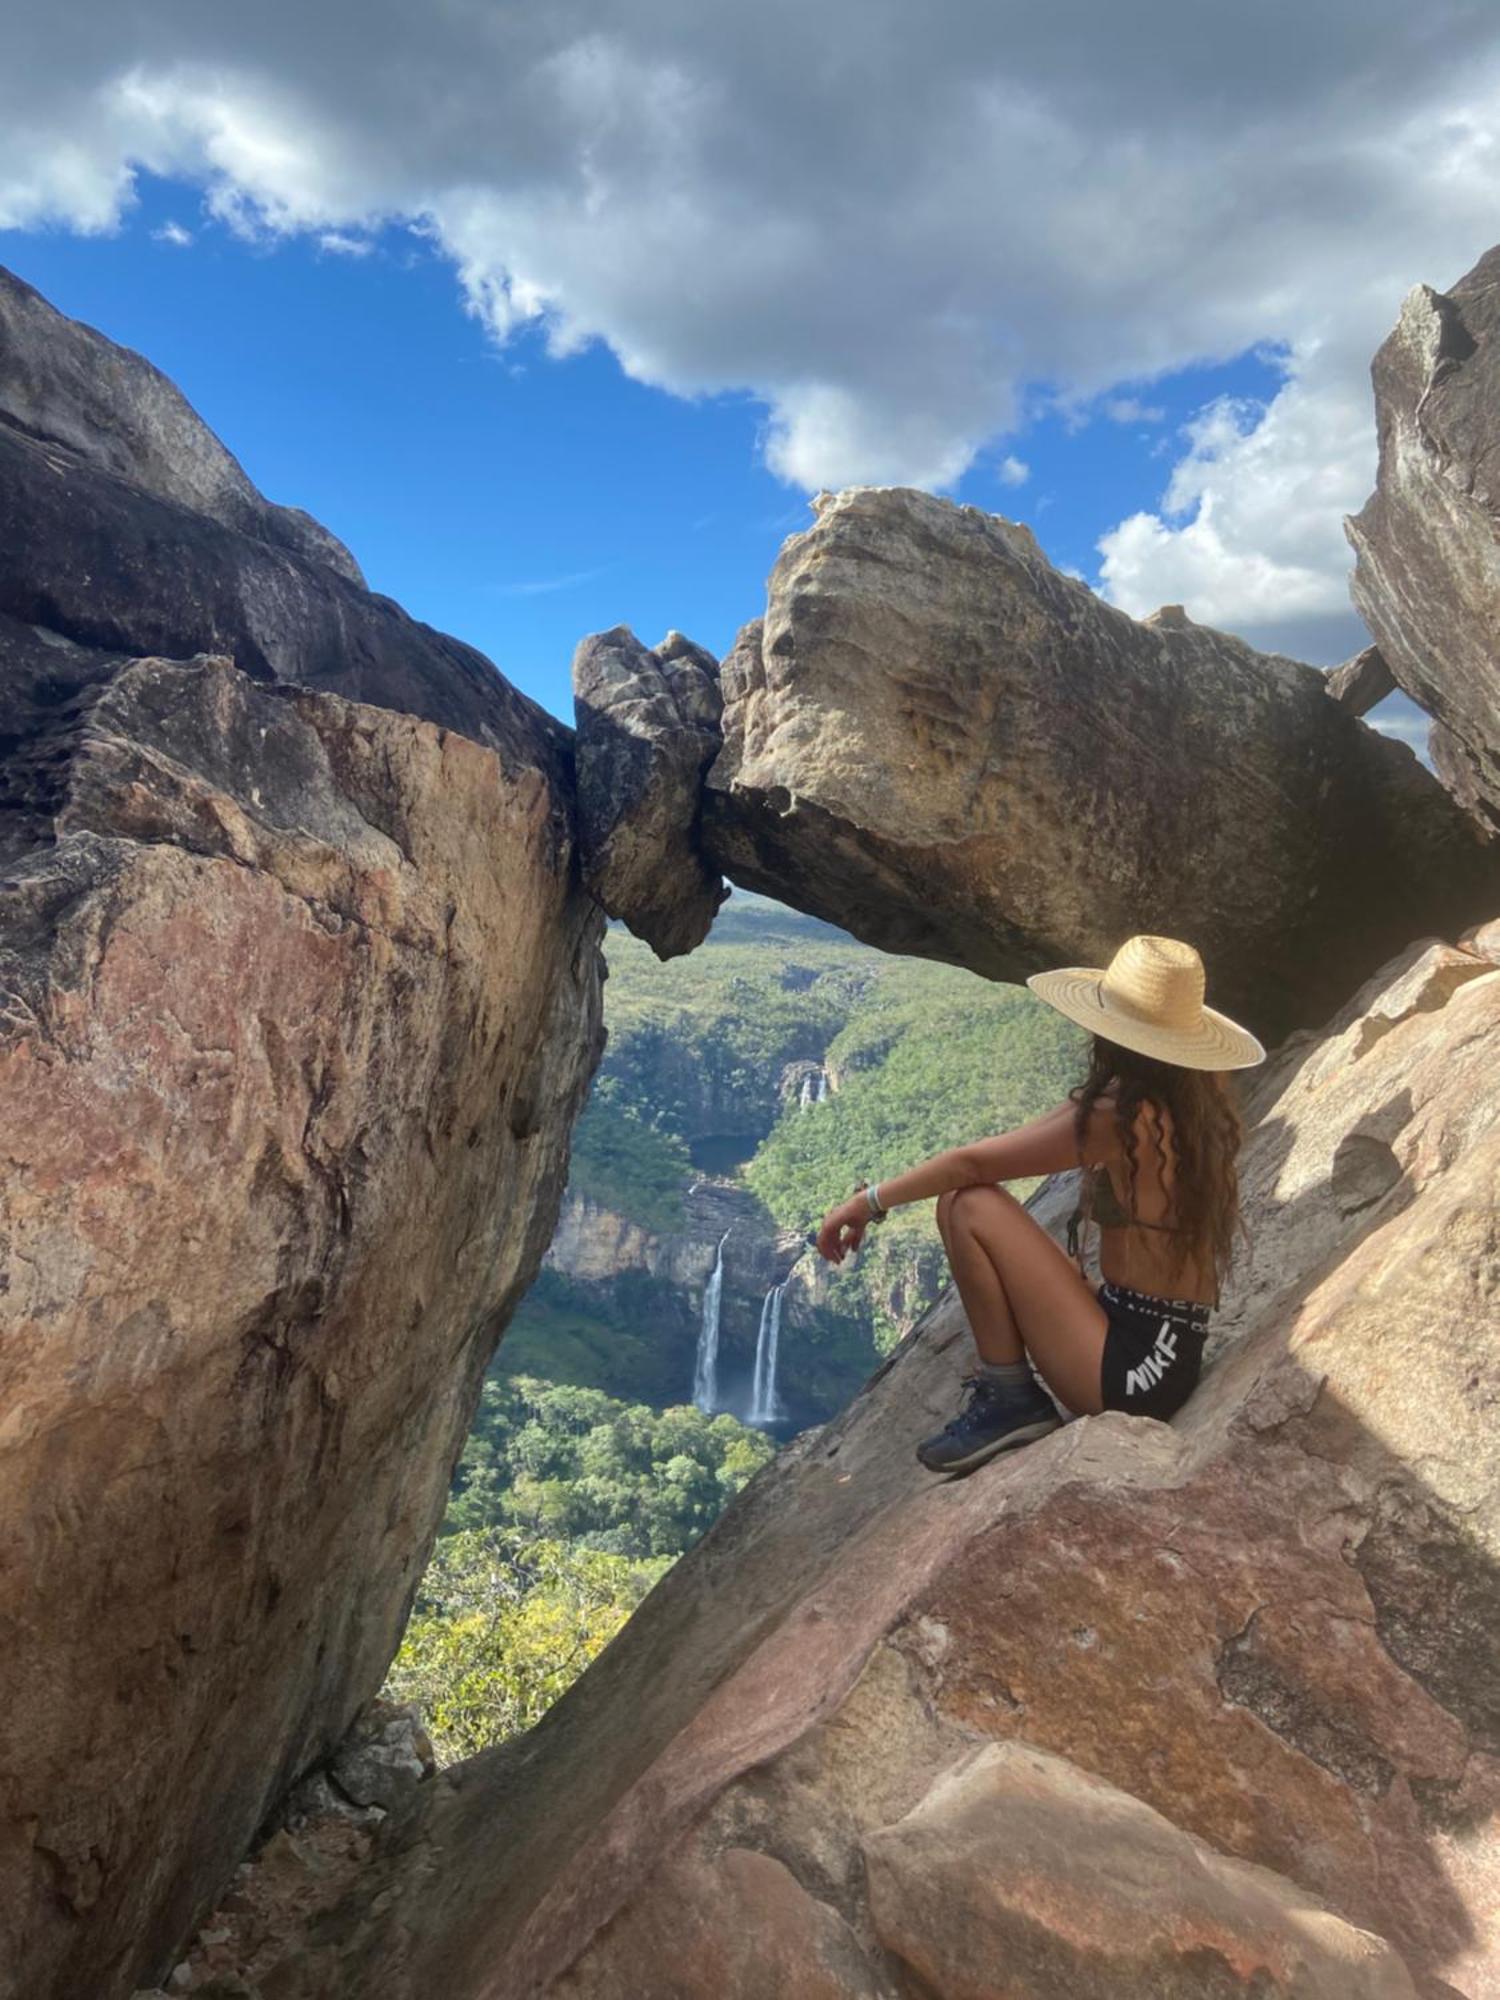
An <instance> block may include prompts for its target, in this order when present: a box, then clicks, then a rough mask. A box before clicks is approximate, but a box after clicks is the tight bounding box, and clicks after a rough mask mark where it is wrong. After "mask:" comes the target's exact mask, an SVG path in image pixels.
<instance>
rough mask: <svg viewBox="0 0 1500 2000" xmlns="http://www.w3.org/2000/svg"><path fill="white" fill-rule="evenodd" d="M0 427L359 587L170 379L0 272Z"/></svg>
mask: <svg viewBox="0 0 1500 2000" xmlns="http://www.w3.org/2000/svg"><path fill="white" fill-rule="evenodd" d="M0 424H7V425H10V426H11V427H12V428H14V429H15V430H18V431H20V432H23V433H24V434H25V435H26V436H27V437H30V438H33V439H35V440H36V442H37V443H39V444H46V445H58V446H61V447H62V448H63V449H64V450H65V451H66V452H67V453H68V454H69V455H70V457H71V458H73V459H74V460H76V461H77V462H78V463H80V464H83V465H87V466H90V467H92V468H94V469H95V470H97V471H99V472H103V473H108V474H109V475H110V476H111V477H113V478H115V479H120V480H123V481H124V482H125V483H126V485H128V486H131V487H134V488H135V489H136V490H137V491H140V492H146V493H151V494H154V495H155V496H156V497H157V498H158V499H160V500H168V501H171V502H173V503H174V504H175V505H176V506H179V507H183V508H186V509H187V510H188V511H189V512H190V513H193V514H198V515H201V516H202V517H203V518H204V519H206V520H210V521H215V522H217V523H218V525H219V526H220V527H221V528H232V529H234V530H235V531H236V532H237V533H238V534H242V535H250V536H253V537H254V538H255V539H256V540H257V541H261V542H269V543H270V544H271V545H272V546H273V547H275V548H282V549H286V550H288V551H289V552H290V553H291V554H292V555H295V556H300V557H302V558H303V559H304V560H306V561H309V562H315V563H324V564H326V565H327V566H328V567H329V568H330V569H332V570H335V571H337V573H338V574H339V575H340V576H341V577H344V578H345V579H346V580H347V581H348V582H350V583H363V582H364V578H363V577H362V576H361V575H360V570H359V564H358V563H357V562H356V561H355V560H354V558H353V556H352V555H350V553H349V551H348V550H347V549H346V548H345V547H344V545H343V543H342V542H341V541H339V540H338V538H337V537H336V536H334V535H331V534H329V532H328V530H327V529H326V528H325V527H323V525H322V524H321V523H320V522H318V521H315V520H314V519H313V518H312V516H311V515H310V514H304V513H303V511H302V509H301V508H300V507H276V506H273V505H272V504H271V502H270V501H268V500H267V499H265V497H264V496H263V495H262V494H261V493H259V492H257V490H256V488H255V487H254V486H253V485H252V484H251V482H250V480H249V478H248V477H247V476H246V473H245V469H244V467H243V466H242V465H241V464H240V462H239V460H238V459H237V458H235V457H234V456H233V455H232V454H231V453H230V452H228V451H226V450H225V448H224V446H223V445H222V444H221V443H220V442H219V440H218V439H217V438H216V437H215V436H214V434H213V432H212V431H211V430H210V429H209V428H208V426H207V425H206V424H205V423H204V422H203V420H202V418H201V417H200V416H199V415H198V413H197V411H196V410H194V409H193V407H192V405H191V404H190V403H189V402H188V400H187V398H186V397H185V396H184V395H183V393H182V391H181V390H180V389H179V388H178V387H177V386H176V384H175V383H173V382H169V381H168V380H167V378H166V376H165V375H163V374H162V372H161V370H160V369H159V368H153V367H152V365H151V363H150V362H149V361H147V360H146V359H145V357H144V356H143V355H140V354H134V353H132V352H131V350H130V349H129V348H128V347H119V346H117V345H116V344H115V342H114V341H112V340H106V339H105V337H104V335H103V334H102V333H96V332H95V331H94V329H93V327H91V326H85V325H83V323H82V322H81V321H80V320H76V319H67V318H65V317H64V315H63V314H62V313H60V312H58V311H57V309H56V308H55V307H53V306H50V305H48V303H47V301H46V300H45V299H44V298H43V297H42V295H41V293H40V292H37V291H33V290H32V288H31V286H30V285H28V284H25V283H24V282H23V281H22V280H21V279H20V278H18V277H16V276H15V274H14V273H13V272H11V271H6V270H4V269H0Z"/></svg>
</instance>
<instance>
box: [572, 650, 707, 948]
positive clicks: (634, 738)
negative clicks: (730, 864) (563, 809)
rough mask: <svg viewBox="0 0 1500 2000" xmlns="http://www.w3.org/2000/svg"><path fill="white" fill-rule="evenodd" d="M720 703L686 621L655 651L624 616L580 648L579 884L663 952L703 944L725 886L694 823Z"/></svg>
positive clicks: (576, 696) (576, 689) (576, 704)
mask: <svg viewBox="0 0 1500 2000" xmlns="http://www.w3.org/2000/svg"><path fill="white" fill-rule="evenodd" d="M721 706H722V703H721V700H720V696H719V664H718V661H717V660H715V659H714V657H713V655H712V654H711V653H706V652H705V651H704V650H703V648H702V647H701V646H695V645H694V644H693V642H692V641H691V639H685V638H684V637H683V636H682V634H681V633H680V632H669V633H668V634H667V636H666V638H665V639H664V640H663V641H662V643H661V645H660V646H659V647H658V648H657V649H656V651H655V652H652V651H651V650H650V649H649V648H647V647H645V646H643V645H642V644H641V642H640V640H639V639H637V638H636V636H635V634H634V633H633V632H632V631H631V630H630V629H629V627H628V626H625V625H617V626H615V627H614V628H613V630H611V631H608V632H596V633H593V634H592V635H591V636H590V637H589V638H587V639H584V640H583V641H582V642H581V643H580V645H579V647H578V650H577V652H576V653H575V654H574V656H573V708H574V714H575V716H576V718H577V722H578V747H577V756H576V766H575V768H576V771H577V781H578V840H579V850H580V854H581V856H582V862H583V879H584V883H585V885H586V886H587V888H588V889H589V891H590V893H591V894H592V895H594V896H597V897H598V899H599V901H600V903H601V904H602V905H603V907H604V908H605V910H607V911H608V913H609V914H610V916H612V917H620V918H622V919H623V921H624V922H625V923H626V924H627V925H628V926H629V927H630V929H631V930H632V931H634V932H635V934H636V936H637V937H640V938H644V939H645V940H646V942H647V943H648V944H649V945H650V946H651V948H652V949H653V950H654V951H655V953H656V955H657V957H658V958H675V957H677V956H678V955H679V954H680V953H682V952H686V951H691V950H692V949H693V947H694V946H695V945H700V944H702V942H703V940H704V938H706V937H707V935H708V930H709V926H710V924H712V922H713V920H714V913H715V911H716V910H717V909H718V907H719V905H720V903H722V902H723V900H724V898H725V896H726V895H727V894H728V893H729V892H728V890H727V889H726V888H725V886H724V879H723V877H722V876H721V875H720V874H719V872H718V870H717V869H715V868H713V867H712V866H710V864H709V863H708V862H707V861H705V860H704V858H703V854H702V851H701V847H700V842H699V824H698V822H699V801H700V797H701V793H702V784H703V773H704V771H705V770H706V769H707V768H708V766H709V764H710V763H712V761H713V759H714V757H715V756H716V755H717V754H718V750H719V742H720V738H719V712H720V708H721Z"/></svg>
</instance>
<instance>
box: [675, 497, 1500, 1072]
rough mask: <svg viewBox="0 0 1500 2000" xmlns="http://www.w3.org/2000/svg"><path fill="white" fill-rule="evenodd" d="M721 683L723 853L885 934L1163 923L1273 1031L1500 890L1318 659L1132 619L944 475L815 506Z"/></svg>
mask: <svg viewBox="0 0 1500 2000" xmlns="http://www.w3.org/2000/svg"><path fill="white" fill-rule="evenodd" d="M721 684H722V687H723V692H724V722H723V729H724V749H723V753H722V754H721V756H720V757H719V758H718V760H717V762H716V763H715V764H714V765H713V767H712V769H711V770H710V772H709V775H708V788H707V792H706V796H705V800H704V846H705V849H706V851H707V853H708V855H709V857H710V859H711V861H713V862H715V863H716V864H717V865H718V866H719V867H720V868H722V870H723V871H724V873H725V874H727V875H728V876H730V877H731V878H732V879H733V880H734V881H736V882H740V883H743V884H744V885H745V886H746V887H748V888H754V889H761V890H764V891H765V892H766V893H768V894H770V895H775V896H778V897H780V898H782V899H783V900H784V901H786V902H789V903H793V904H795V905H797V906H798V907H799V908H801V909H805V910H809V911H811V912H813V913H814V914H815V915H817V916H820V917H825V918H828V919H830V920H831V921H833V922H835V923H839V924H842V925H844V926H845V927H846V928H848V929H849V930H851V931H853V932H854V934H855V935H856V936H857V937H860V938H863V939H864V940H865V941H866V942H867V943H870V944H875V945H879V946H882V947H884V948H885V949H887V950H893V951H906V952H917V953H921V954H923V955H925V956H928V957H933V958H942V959H948V960H951V961H953V962H955V963H958V964H962V965H967V966H969V967H971V968H972V969H973V970H974V971H976V972H981V973H985V974H987V975H988V976H990V977H991V978H996V979H1017V978H1020V977H1022V976H1023V975H1025V974H1026V973H1029V972H1032V971H1035V970H1037V969H1038V968H1040V967H1042V966H1046V965H1056V964H1069V963H1081V964H1094V965H1101V964H1105V963H1107V962H1108V959H1109V957H1110V956H1111V954H1112V953H1113V951H1114V949H1115V947H1116V946H1117V945H1118V944H1119V943H1120V942H1121V940H1122V939H1123V938H1125V937H1127V936H1129V935H1130V934H1131V933H1132V932H1136V931H1161V932H1165V933H1167V934H1168V935H1171V936H1176V937H1183V938H1187V939H1189V940H1191V942H1192V943H1194V944H1195V945H1196V946H1197V947H1198V949H1199V950H1200V951H1201V952H1202V953H1203V955H1204V958H1205V960H1206V962H1207V964H1208V966H1209V968H1210V976H1211V980H1212V985H1211V988H1210V992H1209V996H1208V997H1209V999H1210V1001H1211V1002H1212V1003H1213V1004H1215V1005H1217V1006H1221V1007H1223V1008H1225V1009H1227V1010H1228V1011H1229V1012H1230V1013H1234V1014H1238V1015H1240V1016H1242V1017H1244V1018H1246V1019H1248V1020H1249V1021H1250V1022H1251V1024H1252V1025H1254V1026H1256V1027H1257V1028H1258V1029H1259V1030H1260V1031H1261V1033H1262V1035H1263V1036H1264V1037H1265V1038H1266V1039H1268V1040H1274V1039H1276V1038H1278V1037H1279V1036H1280V1035H1282V1034H1284V1033H1285V1032H1286V1031H1287V1030H1288V1029H1290V1028H1292V1027H1294V1026H1298V1025H1305V1024H1308V1023H1311V1022H1315V1021H1317V1020H1319V1019H1321V1018H1322V1017H1323V1016H1324V1015H1325V1014H1326V1013H1327V1012H1328V1011H1329V1010H1330V1009H1331V1008H1332V1007H1333V1006H1335V1005H1337V1004H1338V1002H1339V1001H1340V1000H1341V999H1343V998H1344V996H1345V995H1346V994H1347V993H1348V991H1349V987H1350V984H1351V983H1352V982H1353V981H1355V980H1357V979H1359V978H1362V977H1365V976H1367V975H1368V974H1369V973H1371V972H1373V971H1374V970H1375V968H1376V967H1377V966H1378V965H1379V964H1380V963H1381V962H1382V960H1383V959H1385V958H1386V957H1388V956H1389V955H1390V954H1391V953H1392V952H1393V951H1396V950H1398V949H1400V947H1401V946H1402V945H1404V944H1405V943H1406V942H1407V941H1408V940H1409V939H1410V938H1411V937H1412V936H1414V935H1417V934H1419V933H1421V932H1423V931H1430V930H1432V929H1439V930H1442V931H1444V932H1448V933H1452V932H1454V931H1456V930H1457V929H1459V928H1460V927H1461V926H1462V925H1463V924H1464V923H1466V922H1469V921H1471V920H1473V919H1474V918H1476V917H1478V916H1481V915H1488V914H1489V912H1490V911H1491V910H1492V909H1493V907H1494V904H1495V902H1496V900H1497V897H1500V853H1497V852H1496V851H1493V850H1492V851H1486V848H1485V846H1484V844H1483V843H1482V842H1481V840H1480V839H1479V838H1478V837H1477V834H1476V831H1475V830H1474V829H1473V827H1472V826H1471V825H1470V824H1469V823H1468V822H1467V821H1466V819H1465V817H1464V815H1463V814H1462V813H1461V812H1459V811H1458V810H1456V809H1455V807H1454V805H1453V803H1452V801H1451V800H1450V799H1449V798H1448V797H1447V796H1446V795H1445V794H1444V792H1443V789H1442V787H1441V786H1440V785H1439V784H1438V783H1437V782H1436V781H1435V780H1434V779H1433V777H1432V776H1431V774H1430V773H1428V772H1427V771H1425V770H1424V769H1423V768H1422V767H1421V765H1420V764H1418V762H1417V760H1416V759H1415V757H1414V756H1413V755H1412V753H1411V752H1410V751H1409V750H1408V749H1406V748H1405V746H1404V745H1401V744H1397V743H1393V742H1390V741H1389V740H1388V739H1386V738H1385V737H1382V736H1380V735H1379V734H1378V733H1377V732H1375V731H1374V730H1371V729H1369V728H1367V727H1366V726H1365V725H1363V724H1361V723H1359V722H1357V721H1356V720H1355V719H1354V717H1353V716H1352V715H1350V714H1349V713H1348V712H1346V711H1345V710H1344V709H1342V708H1341V707H1340V705H1339V704H1338V703H1337V702H1335V701H1330V700H1328V699H1327V694H1326V683H1325V677H1324V675H1323V674H1322V673H1320V672H1318V671H1316V670H1315V669H1313V668H1311V667H1304V666H1299V665H1297V664H1296V663H1295V662H1293V661H1291V660H1285V659H1280V658H1277V657H1273V656H1269V655H1265V654H1260V653H1256V652H1254V651H1252V649H1251V648H1250V647H1248V646H1246V645H1244V644H1243V643H1242V642H1241V641H1239V640H1237V639H1232V638H1229V637H1228V636H1226V635H1225V634H1223V633H1220V632H1213V631H1209V630H1207V629H1205V628H1203V627H1200V626H1195V625H1193V624H1192V623H1191V622H1190V621H1188V620H1187V619H1186V618H1185V617H1184V616H1183V615H1182V613H1181V612H1180V611H1174V612H1172V613H1169V614H1167V613H1164V614H1158V616H1157V618H1156V619H1155V620H1151V619H1148V620H1146V621H1145V622H1144V623H1137V622H1136V621H1135V620H1134V619H1131V618H1127V617H1126V616H1125V614H1124V613H1123V612H1120V611H1115V610H1113V609H1111V608H1110V607H1109V606H1108V605H1106V604H1104V603H1102V602H1101V600H1100V599H1099V598H1097V597H1095V596H1094V595H1093V593H1092V592H1091V591H1089V590H1088V589H1087V588H1086V587H1085V586H1084V585H1083V584H1081V583H1077V582H1075V581H1074V580H1073V579H1071V578H1070V577H1066V576H1064V575H1062V574H1061V573H1060V572H1059V571H1057V570H1055V569H1053V568H1052V566H1051V564H1049V563H1048V562H1047V561H1046V559H1045V558H1044V557H1043V556H1042V554H1041V552H1040V550H1039V549H1038V548H1037V545H1036V542H1035V540H1034V539H1033V537H1032V535H1031V534H1030V532H1029V530H1027V529H1026V528H1023V527H1019V526H1017V525H1016V524H1014V523H1012V522H1008V521H1004V520H1001V519H999V518H997V517H995V516H993V515H988V514H983V513H981V512H980V511H979V510H978V509H976V508H973V507H955V506H953V505H951V504H950V503H949V502H947V501H943V500H936V499H933V498H932V497H931V496H930V495H928V494H924V493H917V492H910V491H906V490H903V489H899V488H895V489H892V488H868V487H865V488H855V489H852V490H850V491H848V492H845V493H841V494H839V495H837V496H835V497H834V498H832V499H828V500H825V501H824V502H823V503H822V505H821V510H820V512H819V515H818V518H817V521H816V522H815V524H814V525H813V527H811V528H810V529H808V531H807V532H806V533H805V534H801V535H794V536H792V537H791V538H790V539H789V540H788V541H787V542H786V543H785V544H784V545H783V548H782V552H781V556H780V558H779V560H778V562H777V564H776V567H775V569H774V570H773V572H772V574H771V580H770V588H769V597H768V602H767V609H766V615H765V618H764V620H763V621H761V622H760V623H757V624H753V625H750V626H747V627H746V628H745V630H744V631H743V632H742V633H741V635H740V637H739V639H738V641H737V642H736V644H735V646H734V648H733V649H732V651H731V652H730V653H729V655H728V656H727V658H726V659H725V661H724V663H723V667H722V670H721Z"/></svg>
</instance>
